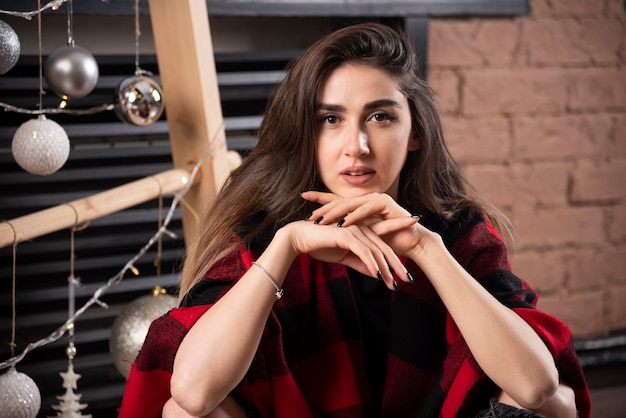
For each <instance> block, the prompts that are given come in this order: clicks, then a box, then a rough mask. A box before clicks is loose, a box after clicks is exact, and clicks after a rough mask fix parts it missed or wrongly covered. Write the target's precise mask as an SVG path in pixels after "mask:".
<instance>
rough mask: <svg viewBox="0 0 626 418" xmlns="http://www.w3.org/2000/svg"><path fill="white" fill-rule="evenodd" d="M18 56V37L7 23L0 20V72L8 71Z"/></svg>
mask: <svg viewBox="0 0 626 418" xmlns="http://www.w3.org/2000/svg"><path fill="white" fill-rule="evenodd" d="M19 58H20V39H19V38H18V37H17V33H15V31H14V30H13V28H12V27H11V26H9V24H7V23H6V22H3V21H2V20H0V74H4V73H6V72H7V71H9V70H10V69H11V68H13V66H14V65H15V64H16V63H17V60H18V59H19Z"/></svg>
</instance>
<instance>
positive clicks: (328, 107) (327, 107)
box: [317, 103, 346, 112]
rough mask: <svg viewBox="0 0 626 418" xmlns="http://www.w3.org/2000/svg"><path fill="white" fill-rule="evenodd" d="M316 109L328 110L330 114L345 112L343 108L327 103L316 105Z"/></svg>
mask: <svg viewBox="0 0 626 418" xmlns="http://www.w3.org/2000/svg"><path fill="white" fill-rule="evenodd" d="M317 109H318V110H328V111H331V112H343V111H345V110H346V108H345V107H343V106H341V105H334V104H328V103H318V104H317Z"/></svg>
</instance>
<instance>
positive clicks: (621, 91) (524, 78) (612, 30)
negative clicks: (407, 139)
mask: <svg viewBox="0 0 626 418" xmlns="http://www.w3.org/2000/svg"><path fill="white" fill-rule="evenodd" d="M428 52H429V55H428V65H429V68H428V71H429V80H430V82H431V84H432V85H433V87H434V88H435V89H436V90H437V91H438V93H439V95H440V103H441V106H442V111H443V114H444V128H445V131H446V135H447V139H448V143H449V146H450V150H451V152H452V153H453V154H454V156H455V157H456V158H457V159H458V161H459V162H460V163H461V164H462V166H463V169H464V171H465V174H466V175H467V177H468V179H469V180H470V181H471V182H472V183H473V184H474V185H475V186H476V188H477V189H478V190H479V191H480V192H481V193H483V194H484V195H485V196H486V197H487V198H488V199H489V200H490V201H491V202H492V203H494V204H495V205H496V206H498V207H499V208H501V209H503V210H504V211H505V212H506V213H507V214H508V215H509V216H510V218H511V220H512V221H513V224H514V227H515V234H516V240H515V242H513V243H512V244H511V252H512V255H511V258H512V260H511V261H512V263H513V268H514V270H515V271H516V272H517V274H518V275H520V276H521V277H523V278H524V279H526V280H527V281H528V282H529V283H530V284H531V285H532V286H533V287H534V288H535V289H537V290H538V291H539V293H540V301H539V306H540V308H541V309H543V310H545V311H547V312H550V313H553V314H555V315H556V316H558V317H560V318H561V319H563V320H564V321H566V322H567V323H568V324H569V325H570V326H571V327H572V330H573V332H574V334H575V336H577V337H586V336H597V335H603V334H606V333H607V332H609V331H612V330H619V329H625V328H626V13H625V11H624V0H531V13H530V15H529V16H524V17H518V18H509V19H507V18H504V19H503V18H471V19H431V20H430V28H429V46H428Z"/></svg>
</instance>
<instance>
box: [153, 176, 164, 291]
mask: <svg viewBox="0 0 626 418" xmlns="http://www.w3.org/2000/svg"><path fill="white" fill-rule="evenodd" d="M160 189H161V183H159V214H158V218H159V219H158V222H157V228H158V229H159V230H160V229H161V227H162V226H163V192H162V191H161V190H160ZM162 256H163V236H159V237H158V238H157V254H156V258H155V259H154V267H156V276H157V286H159V287H160V285H161V259H162Z"/></svg>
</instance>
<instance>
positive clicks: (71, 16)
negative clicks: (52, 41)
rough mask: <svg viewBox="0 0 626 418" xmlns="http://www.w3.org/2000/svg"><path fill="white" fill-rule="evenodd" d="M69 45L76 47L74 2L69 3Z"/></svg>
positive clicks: (70, 0)
mask: <svg viewBox="0 0 626 418" xmlns="http://www.w3.org/2000/svg"><path fill="white" fill-rule="evenodd" d="M67 45H68V46H74V7H73V5H72V0H69V1H68V2H67Z"/></svg>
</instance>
